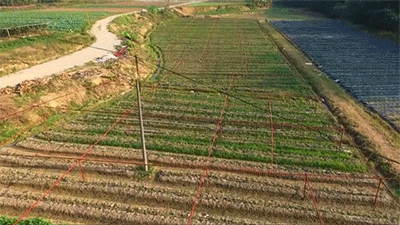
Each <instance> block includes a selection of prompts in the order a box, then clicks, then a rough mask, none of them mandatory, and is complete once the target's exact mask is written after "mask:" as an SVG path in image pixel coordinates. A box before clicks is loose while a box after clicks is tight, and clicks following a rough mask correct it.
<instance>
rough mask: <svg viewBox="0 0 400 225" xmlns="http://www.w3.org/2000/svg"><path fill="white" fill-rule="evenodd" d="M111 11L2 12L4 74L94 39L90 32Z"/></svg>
mask: <svg viewBox="0 0 400 225" xmlns="http://www.w3.org/2000/svg"><path fill="white" fill-rule="evenodd" d="M107 15H111V13H109V12H66V11H59V12H46V11H44V10H20V11H2V12H0V57H1V59H2V64H1V65H0V77H1V76H4V75H7V74H10V73H13V72H16V71H18V70H21V69H25V68H28V67H31V66H33V65H36V64H40V63H43V62H46V61H49V60H52V59H55V58H57V57H60V56H62V55H66V54H68V53H72V52H74V51H77V50H80V49H82V48H83V47H85V46H88V45H89V44H91V43H92V42H94V38H93V37H92V36H91V35H89V34H88V33H87V30H88V29H89V28H90V26H91V25H92V24H93V23H94V22H96V20H98V19H101V18H103V17H106V16H107Z"/></svg>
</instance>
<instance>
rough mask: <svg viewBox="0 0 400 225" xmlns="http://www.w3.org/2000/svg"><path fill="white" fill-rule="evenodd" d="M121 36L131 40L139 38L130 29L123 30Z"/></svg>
mask: <svg viewBox="0 0 400 225" xmlns="http://www.w3.org/2000/svg"><path fill="white" fill-rule="evenodd" d="M120 36H121V37H124V38H126V39H128V40H130V41H135V40H136V39H137V36H136V35H135V34H134V33H132V31H130V30H124V31H122V32H121V34H120Z"/></svg>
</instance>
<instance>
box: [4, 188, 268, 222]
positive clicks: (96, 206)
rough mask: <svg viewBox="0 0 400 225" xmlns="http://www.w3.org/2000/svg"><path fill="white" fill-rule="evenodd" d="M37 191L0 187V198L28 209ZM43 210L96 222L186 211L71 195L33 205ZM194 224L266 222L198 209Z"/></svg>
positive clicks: (167, 217)
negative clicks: (203, 211) (208, 212)
mask: <svg viewBox="0 0 400 225" xmlns="http://www.w3.org/2000/svg"><path fill="white" fill-rule="evenodd" d="M38 195H39V193H32V192H27V191H24V192H19V191H13V190H3V191H1V192H0V199H2V200H4V201H3V202H2V203H0V205H1V204H2V206H3V207H13V208H14V209H15V208H19V209H21V210H23V209H25V208H26V209H27V208H28V207H29V205H30V204H31V203H33V202H34V200H36V199H37V196H38ZM35 210H36V211H37V210H39V211H41V212H43V213H50V214H53V213H56V214H60V215H63V216H68V217H80V218H83V219H87V220H95V221H98V222H112V223H115V222H119V223H126V224H169V225H170V224H185V223H186V221H187V217H188V213H187V212H186V211H180V210H174V209H170V208H161V207H148V206H144V205H140V206H138V205H131V204H125V203H119V202H111V201H104V200H99V199H93V198H78V197H72V196H60V195H56V196H49V197H47V198H46V200H45V201H43V202H42V203H41V204H40V205H39V206H38V207H37V208H36V209H35ZM193 224H233V225H234V224H237V225H241V224H243V225H253V224H254V225H255V224H265V223H264V222H260V221H253V220H250V219H237V218H229V217H226V216H225V217H221V216H215V215H209V214H203V213H198V214H197V215H196V217H195V218H194V220H193Z"/></svg>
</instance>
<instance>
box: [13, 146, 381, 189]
mask: <svg viewBox="0 0 400 225" xmlns="http://www.w3.org/2000/svg"><path fill="white" fill-rule="evenodd" d="M89 146H90V145H85V144H72V143H63V142H54V141H51V142H48V141H45V140H40V139H37V138H29V139H27V140H25V141H22V142H19V143H17V145H16V147H19V148H22V149H23V150H24V151H28V152H38V153H44V154H46V153H57V154H73V155H77V156H80V155H82V154H83V153H84V152H85V151H86V150H87V149H88V148H89ZM91 156H96V157H104V158H114V159H121V160H134V161H141V160H142V153H141V150H139V149H132V148H123V147H112V146H96V147H95V148H94V150H93V152H92V153H91ZM148 159H149V161H150V162H152V163H154V164H158V165H163V166H169V167H176V168H179V167H182V168H201V169H202V168H204V162H205V157H202V156H194V155H187V154H177V153H168V152H159V151H151V150H148ZM209 168H210V169H212V170H221V171H230V172H236V173H246V174H254V175H260V176H267V177H274V178H282V179H288V180H302V181H304V172H305V171H304V170H300V169H299V168H298V167H289V166H277V165H274V168H273V169H272V170H271V165H270V164H266V163H258V162H250V161H241V160H228V159H222V158H211V163H210V166H209ZM247 168H251V169H249V170H247ZM308 172H309V175H308V177H309V179H310V180H311V181H312V182H323V183H337V184H341V185H351V186H363V187H376V186H377V185H378V181H377V180H376V179H374V178H373V176H372V175H371V174H362V173H352V174H350V173H341V172H336V171H335V172H333V171H328V170H311V169H310V170H309V171H308Z"/></svg>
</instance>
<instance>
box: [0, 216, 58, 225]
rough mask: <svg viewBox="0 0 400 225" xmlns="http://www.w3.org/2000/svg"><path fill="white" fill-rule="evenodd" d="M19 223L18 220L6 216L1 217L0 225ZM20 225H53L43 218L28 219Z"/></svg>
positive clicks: (19, 224)
mask: <svg viewBox="0 0 400 225" xmlns="http://www.w3.org/2000/svg"><path fill="white" fill-rule="evenodd" d="M16 221H17V218H11V217H6V216H0V225H13V224H14V223H15V222H16ZM18 225H53V223H50V222H48V221H46V220H44V219H42V218H32V219H26V220H23V221H21V222H19V223H18Z"/></svg>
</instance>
